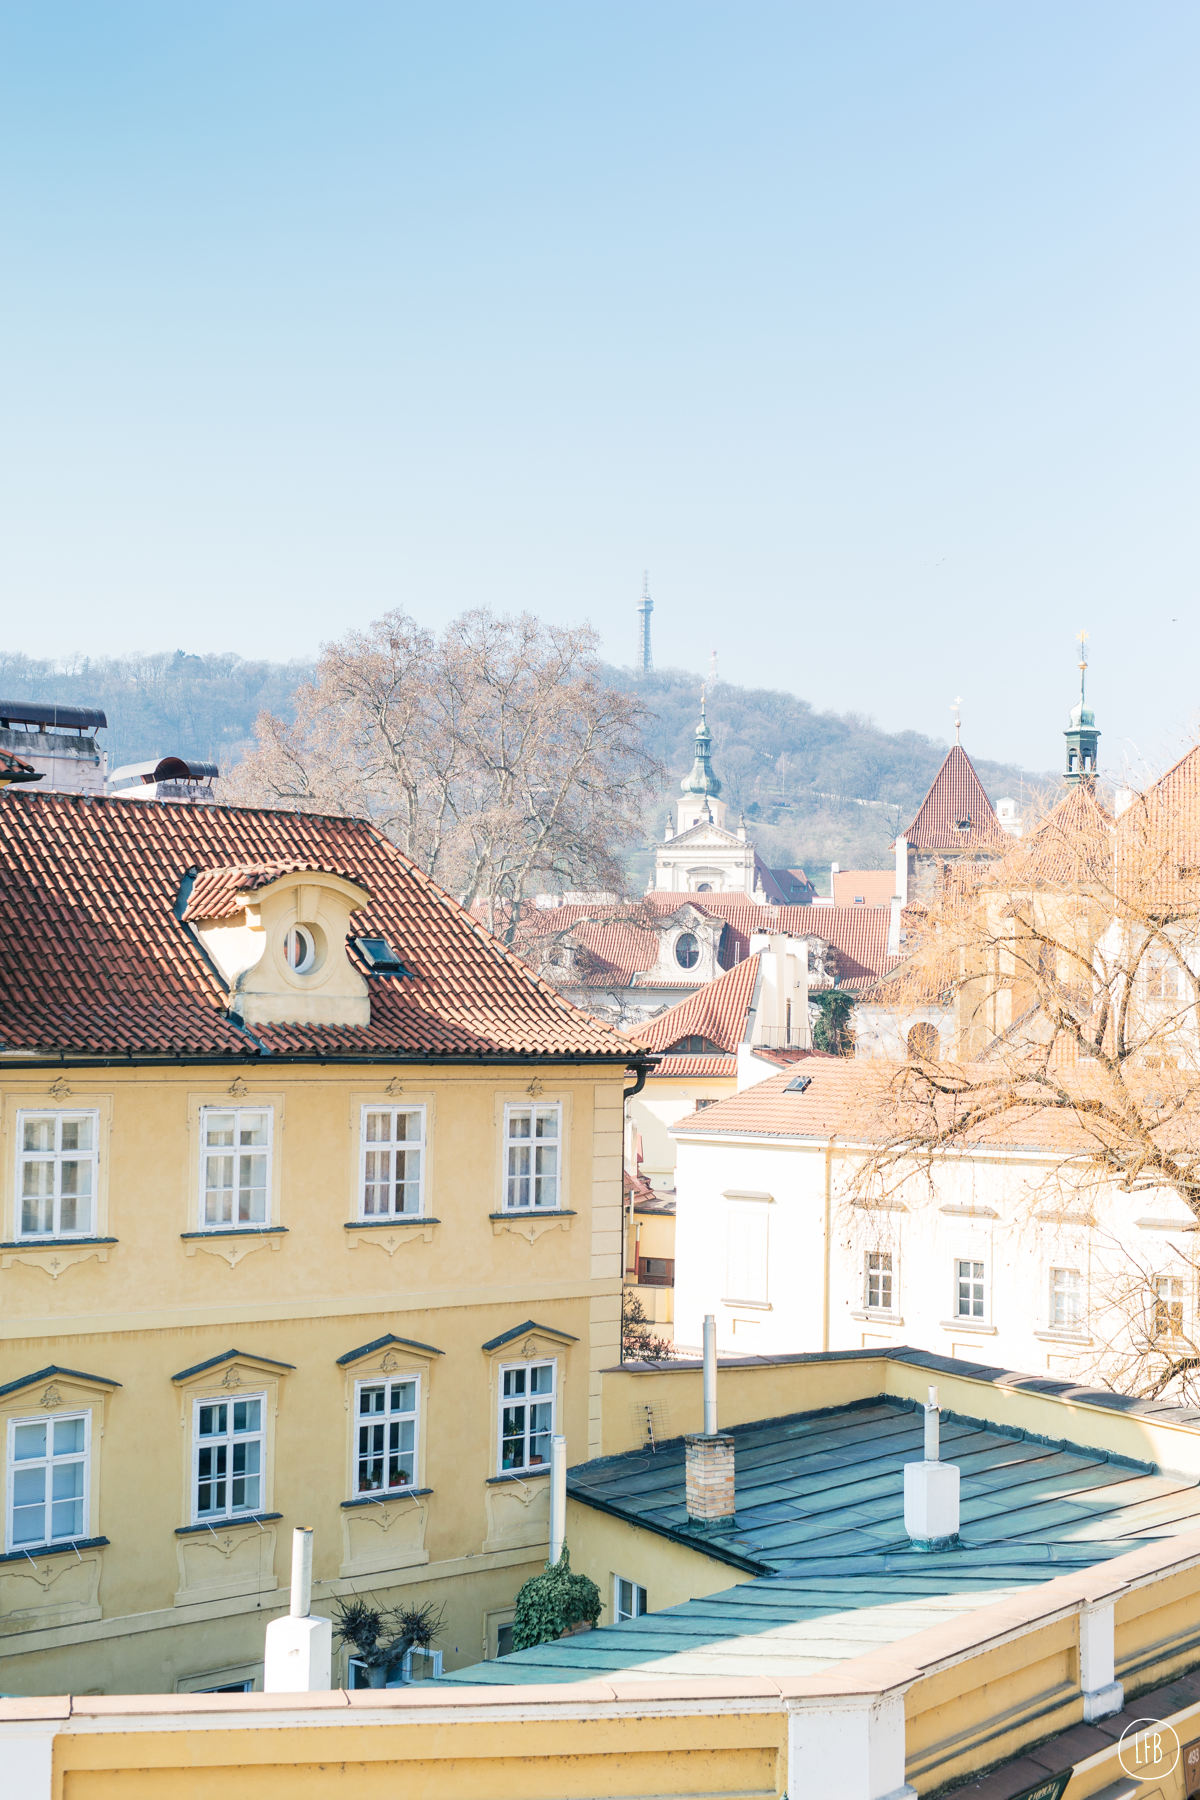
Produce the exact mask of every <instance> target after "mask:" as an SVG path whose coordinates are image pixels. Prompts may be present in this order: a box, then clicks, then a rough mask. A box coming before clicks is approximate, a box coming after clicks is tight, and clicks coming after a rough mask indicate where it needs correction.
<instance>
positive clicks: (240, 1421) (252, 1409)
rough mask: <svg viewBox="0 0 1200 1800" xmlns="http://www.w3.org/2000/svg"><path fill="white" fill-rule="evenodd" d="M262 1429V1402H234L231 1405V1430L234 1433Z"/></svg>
mask: <svg viewBox="0 0 1200 1800" xmlns="http://www.w3.org/2000/svg"><path fill="white" fill-rule="evenodd" d="M261 1428H262V1401H261V1400H235V1401H234V1403H233V1429H234V1430H235V1431H259V1430H261Z"/></svg>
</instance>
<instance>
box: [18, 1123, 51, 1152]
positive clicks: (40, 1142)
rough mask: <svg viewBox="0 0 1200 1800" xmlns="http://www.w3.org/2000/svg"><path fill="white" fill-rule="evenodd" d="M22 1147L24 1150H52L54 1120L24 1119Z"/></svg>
mask: <svg viewBox="0 0 1200 1800" xmlns="http://www.w3.org/2000/svg"><path fill="white" fill-rule="evenodd" d="M24 1148H25V1149H26V1150H53V1149H54V1120H53V1119H26V1121H25V1136H24Z"/></svg>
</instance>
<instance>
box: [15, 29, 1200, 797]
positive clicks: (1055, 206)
mask: <svg viewBox="0 0 1200 1800" xmlns="http://www.w3.org/2000/svg"><path fill="white" fill-rule="evenodd" d="M1198 53H1200V8H1198V7H1197V6H1196V4H1195V3H1194V0H1186V3H1184V4H1179V3H1176V0H1136V3H1132V4H1117V5H1114V4H1106V3H1105V0H1084V3H1082V4H1076V3H1072V0H1049V3H1048V0H1033V3H1027V0H999V3H992V0H969V3H968V0H953V3H951V4H945V5H941V4H918V3H905V0H880V3H870V4H859V3H855V0H839V3H838V4H830V5H826V4H803V3H801V0H790V3H789V4H786V5H776V4H769V3H762V0H723V3H722V4H710V3H708V0H684V3H677V0H649V3H647V0H638V3H637V4H625V3H624V0H604V4H594V3H592V0H557V3H555V4H545V3H541V0H536V3H529V0H486V3H483V4H464V3H460V0H442V3H440V4H436V5H425V4H407V5H406V4H402V3H398V0H391V3H389V4H377V3H375V0H341V3H338V4H330V3H329V0H323V3H322V4H319V5H313V4H305V3H303V0H286V4H279V3H276V0H236V3H234V4H226V3H223V0H203V3H202V4H200V3H195V0H190V3H185V0H171V3H170V4H164V3H163V0H148V3H145V4H142V3H137V4H120V3H116V0H6V4H5V5H4V6H3V8H2V9H0V232H2V244H3V251H2V259H3V280H2V282H0V308H2V313H3V325H2V330H3V338H2V345H3V348H2V351H0V356H2V359H3V384H2V387H0V417H2V419H3V425H2V427H0V457H2V467H0V595H2V599H3V607H2V612H3V618H4V637H5V641H6V643H7V644H8V646H9V647H10V648H11V647H15V648H19V649H23V650H27V651H30V652H36V653H42V654H46V653H54V652H58V653H61V652H63V651H66V650H70V649H81V650H86V651H88V652H92V653H98V652H105V651H113V650H124V649H130V648H135V647H139V646H140V647H144V648H148V649H160V648H165V649H174V648H176V647H178V646H182V647H184V648H187V649H196V650H200V649H225V648H232V649H237V650H239V651H241V652H242V653H243V654H246V655H270V656H287V655H304V654H308V653H310V652H311V651H313V650H314V649H315V647H316V646H317V644H318V643H319V642H320V641H321V640H322V639H323V638H326V637H329V636H331V635H335V634H337V633H338V632H340V631H342V630H344V629H345V628H346V627H348V626H349V625H351V624H358V623H363V622H365V621H366V620H368V619H369V618H371V617H373V616H375V615H376V614H377V613H378V612H379V611H380V610H382V609H383V608H385V607H388V606H391V605H396V604H401V605H404V606H407V607H408V608H409V609H410V610H411V611H413V612H414V613H416V614H417V615H418V616H420V617H422V618H425V619H428V620H429V621H431V622H436V621H438V620H440V619H443V618H446V617H449V616H451V615H452V614H453V613H455V612H457V611H458V610H460V609H461V608H463V607H465V606H468V605H472V604H479V603H486V604H489V605H491V606H493V607H495V608H498V609H500V610H507V609H511V608H517V607H523V606H528V607H531V608H533V609H534V610H536V611H538V612H541V613H543V614H545V615H546V616H548V617H552V618H557V619H562V620H577V619H584V618H588V619H591V620H592V621H593V622H594V623H595V624H596V625H597V626H598V627H599V628H600V629H601V630H602V631H603V632H604V636H605V647H606V651H607V653H608V654H609V655H610V656H611V657H612V658H613V659H614V660H616V661H631V660H632V656H633V644H634V631H635V612H634V607H635V603H636V599H637V595H638V592H639V590H640V586H641V576H642V570H643V568H646V567H648V568H649V570H650V575H651V589H652V592H653V595H654V598H655V603H656V611H655V616H654V630H655V651H656V657H657V660H658V661H659V662H660V663H663V664H665V663H672V664H680V665H683V666H690V667H694V668H697V669H704V668H707V665H708V656H709V652H710V650H711V649H712V648H713V647H714V646H716V648H717V649H718V651H719V653H720V663H721V670H722V673H723V674H724V675H726V676H727V677H728V678H730V679H733V680H737V681H741V682H748V683H764V684H768V685H777V686H783V687H787V688H790V689H792V690H793V691H795V692H798V693H800V694H802V695H804V696H805V697H806V698H807V699H809V700H811V701H812V702H813V703H814V704H816V705H819V706H829V707H834V708H836V709H838V710H843V709H851V708H853V709H857V710H860V711H862V712H864V713H870V714H874V715H875V717H876V718H877V719H878V721H879V723H880V724H881V725H884V726H886V727H888V728H900V727H905V726H911V727H915V728H917V729H919V730H923V731H928V732H932V733H934V734H935V735H938V736H945V735H947V734H948V732H949V730H950V721H951V713H950V707H949V702H950V701H951V700H953V698H954V696H955V695H956V694H962V695H963V697H964V708H963V711H964V733H963V735H964V742H965V743H966V744H967V745H968V747H970V748H973V749H975V750H976V751H978V752H979V753H980V754H984V755H990V756H998V757H1011V758H1013V759H1015V760H1018V761H1021V762H1024V763H1026V764H1028V765H1030V766H1033V767H1046V766H1052V767H1053V766H1056V765H1057V762H1058V759H1059V755H1060V750H1061V742H1062V740H1061V735H1060V734H1061V731H1062V727H1063V725H1064V724H1065V717H1064V716H1063V715H1064V714H1065V711H1066V708H1067V707H1068V706H1069V705H1070V703H1071V700H1072V697H1073V696H1072V683H1073V680H1074V674H1073V667H1072V663H1073V656H1072V651H1073V644H1072V639H1073V635H1074V633H1075V632H1076V631H1077V630H1078V629H1079V627H1080V626H1081V625H1086V626H1087V627H1088V628H1089V629H1090V630H1091V632H1092V644H1093V655H1094V662H1093V681H1092V691H1093V693H1094V695H1095V701H1096V705H1097V708H1098V710H1099V713H1100V719H1099V723H1100V724H1101V726H1102V727H1103V729H1104V732H1105V736H1104V739H1103V743H1102V750H1103V752H1104V761H1105V762H1106V763H1107V765H1108V767H1109V768H1110V769H1111V768H1113V766H1114V763H1115V761H1116V760H1117V758H1118V757H1119V755H1120V753H1121V750H1122V748H1128V746H1127V745H1124V744H1123V740H1124V739H1126V738H1128V739H1130V740H1132V742H1133V743H1134V744H1136V746H1137V748H1138V749H1139V750H1141V751H1142V752H1144V753H1146V754H1148V755H1154V754H1156V753H1158V752H1161V751H1163V750H1164V749H1166V748H1168V747H1169V746H1170V744H1171V743H1173V742H1174V741H1176V740H1177V739H1178V738H1179V737H1180V736H1181V735H1182V734H1186V733H1187V732H1188V731H1189V729H1190V727H1191V725H1192V723H1193V720H1194V712H1195V708H1196V707H1197V705H1198V704H1200V693H1198V691H1197V688H1198V683H1197V670H1198V667H1200V625H1198V608H1197V605H1196V594H1197V577H1198V567H1197V564H1198V556H1197V543H1196V524H1197V420H1198V418H1200V404H1198V402H1200V395H1198V393H1197V387H1198V383H1197V347H1196V338H1197V321H1198V320H1200V293H1198V291H1197V290H1198V285H1200V284H1198V282H1197V260H1198V252H1197V243H1198V235H1197V198H1196V196H1197V172H1198V170H1197V162H1198V158H1197V149H1198V140H1200V124H1198V117H1200V114H1198V109H1197V104H1196V94H1197V82H1198V78H1200V54H1198Z"/></svg>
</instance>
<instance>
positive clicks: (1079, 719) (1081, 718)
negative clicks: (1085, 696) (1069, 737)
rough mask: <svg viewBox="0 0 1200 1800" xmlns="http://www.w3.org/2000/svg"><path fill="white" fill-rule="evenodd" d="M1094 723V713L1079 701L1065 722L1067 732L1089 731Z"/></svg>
mask: <svg viewBox="0 0 1200 1800" xmlns="http://www.w3.org/2000/svg"><path fill="white" fill-rule="evenodd" d="M1095 723H1096V715H1095V713H1094V712H1093V711H1092V709H1091V707H1090V706H1085V705H1084V704H1083V701H1082V700H1081V701H1080V702H1079V703H1078V705H1077V706H1073V707H1072V708H1071V715H1070V717H1069V718H1068V720H1067V730H1068V731H1091V730H1092V729H1093V727H1094V726H1095Z"/></svg>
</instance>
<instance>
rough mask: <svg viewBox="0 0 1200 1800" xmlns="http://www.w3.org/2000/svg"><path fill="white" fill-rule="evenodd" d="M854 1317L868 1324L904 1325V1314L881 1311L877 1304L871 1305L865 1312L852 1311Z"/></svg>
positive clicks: (851, 1315)
mask: <svg viewBox="0 0 1200 1800" xmlns="http://www.w3.org/2000/svg"><path fill="white" fill-rule="evenodd" d="M850 1317H851V1318H852V1319H862V1320H863V1321H864V1323H865V1324H868V1325H903V1323H904V1314H903V1313H898V1312H881V1311H880V1309H879V1308H878V1307H877V1306H874V1307H869V1308H868V1309H867V1310H866V1311H865V1312H852V1313H851V1314H850Z"/></svg>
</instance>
